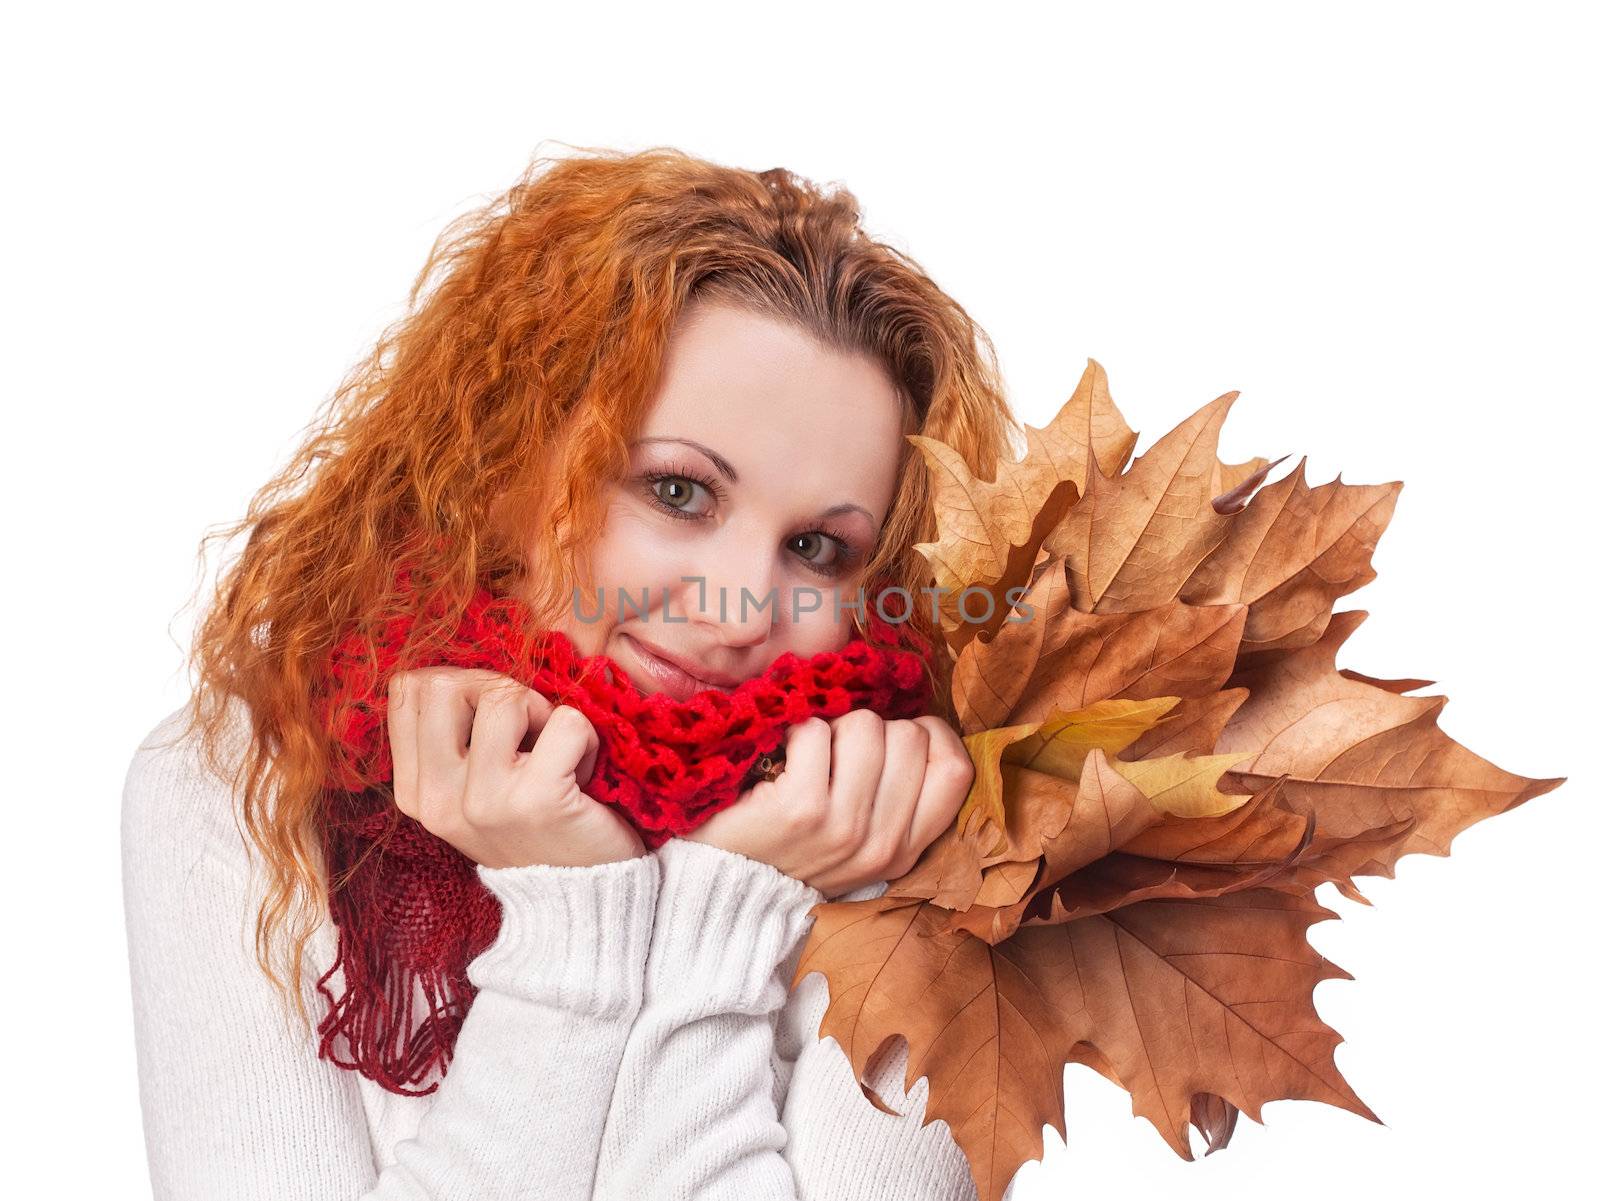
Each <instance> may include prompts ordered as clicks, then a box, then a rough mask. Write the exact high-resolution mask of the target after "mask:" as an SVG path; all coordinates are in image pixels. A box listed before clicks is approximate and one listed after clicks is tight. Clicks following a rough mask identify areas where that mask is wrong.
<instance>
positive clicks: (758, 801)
mask: <svg viewBox="0 0 1600 1201" xmlns="http://www.w3.org/2000/svg"><path fill="white" fill-rule="evenodd" d="M973 771H974V769H973V766H972V758H971V756H969V755H968V754H967V749H966V747H965V746H964V745H962V742H961V738H960V736H959V735H958V734H957V733H956V732H955V731H954V730H953V729H951V728H950V725H949V723H948V722H946V721H944V720H943V719H941V718H938V717H932V716H928V717H916V718H911V719H908V720H896V721H885V720H884V719H883V718H882V717H880V716H879V715H878V714H876V713H874V712H873V711H872V710H871V709H852V710H851V711H850V712H849V713H846V714H844V715H843V716H841V717H836V718H833V719H832V720H831V721H829V720H825V719H823V718H820V717H812V718H808V719H807V720H805V721H803V722H800V723H799V724H797V725H794V726H791V727H790V728H789V731H788V735H787V740H786V742H785V744H784V770H783V774H782V775H780V776H779V777H778V778H777V779H776V780H762V781H761V782H759V783H758V784H756V785H755V787H753V788H751V789H750V790H749V791H748V792H746V793H745V794H744V795H743V796H741V797H740V798H739V799H738V800H737V801H735V802H734V803H733V804H732V805H729V806H728V807H727V808H726V809H721V810H719V811H718V812H716V813H715V814H713V815H712V816H711V817H710V818H709V819H707V820H706V821H705V822H703V823H701V824H700V825H699V826H698V827H696V828H695V829H694V830H692V831H690V832H689V833H688V834H685V835H682V836H681V837H684V838H688V839H692V840H694V841H696V842H705V843H710V844H711V845H712V846H718V847H721V848H722V849H723V850H727V851H736V852H738V853H739V854H741V855H745V856H747V857H749V858H751V859H758V860H760V861H761V862H763V863H768V864H771V865H772V866H773V867H776V868H777V869H778V870H779V871H782V872H785V873H787V874H788V875H791V876H793V877H795V878H796V879H797V880H802V881H804V882H805V883H807V884H809V885H811V887H813V888H815V889H816V890H817V891H818V892H820V893H822V894H823V896H825V897H828V898H829V899H832V898H833V897H836V896H841V895H843V894H844V893H847V892H851V891H853V890H855V889H857V888H860V887H861V886H862V885H864V884H872V883H875V882H876V881H878V880H893V879H896V878H898V877H900V876H903V875H905V873H906V872H908V871H910V870H911V869H912V867H913V866H915V865H916V862H917V860H918V859H919V858H921V856H922V852H923V850H924V849H925V848H926V847H927V845H928V844H929V843H930V842H932V841H933V840H934V839H935V838H937V837H939V835H940V834H942V833H943V832H944V831H945V829H946V828H947V827H948V826H949V825H950V823H951V822H952V821H954V820H955V816H956V812H957V811H958V810H959V809H960V808H961V804H962V802H963V801H965V800H966V797H967V790H968V789H969V788H971V787H972V777H973Z"/></svg>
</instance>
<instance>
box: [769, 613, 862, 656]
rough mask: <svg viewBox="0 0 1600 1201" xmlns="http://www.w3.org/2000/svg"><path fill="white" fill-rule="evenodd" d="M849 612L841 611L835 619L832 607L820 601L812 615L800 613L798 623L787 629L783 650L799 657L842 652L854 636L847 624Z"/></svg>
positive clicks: (848, 623)
mask: <svg viewBox="0 0 1600 1201" xmlns="http://www.w3.org/2000/svg"><path fill="white" fill-rule="evenodd" d="M853 612H854V610H851V609H844V608H841V609H840V610H839V616H838V618H837V620H836V619H835V618H834V616H833V606H832V605H831V604H830V603H829V602H828V601H827V600H826V599H824V601H823V605H822V608H820V609H818V610H817V611H816V612H815V613H802V614H801V615H800V620H799V622H797V623H796V624H794V625H792V626H790V627H789V638H788V645H787V646H786V647H785V649H786V650H792V651H794V652H795V654H797V655H799V656H800V657H801V658H807V657H809V656H811V655H820V654H821V653H822V652H823V651H836V650H841V649H843V647H844V645H845V644H846V643H847V642H849V641H850V637H851V635H852V634H854V633H855V626H854V625H853V624H852V622H851V617H852V614H853Z"/></svg>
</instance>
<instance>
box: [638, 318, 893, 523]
mask: <svg viewBox="0 0 1600 1201" xmlns="http://www.w3.org/2000/svg"><path fill="white" fill-rule="evenodd" d="M900 420H901V405H900V399H899V396H898V394H897V393H896V391H895V388H894V384H893V382H892V381H891V380H890V378H889V375H888V373H887V371H885V370H884V369H883V367H882V366H880V365H879V364H878V363H876V362H875V361H874V360H872V359H870V358H868V357H866V356H865V355H861V354H854V353H843V352H840V351H838V350H834V349H832V348H829V347H825V346H823V345H822V344H820V343H819V342H817V341H816V340H815V339H814V338H812V336H811V335H810V334H808V333H807V332H805V331H804V330H802V329H800V328H799V327H798V326H796V325H793V324H791V323H789V322H786V321H782V320H779V319H777V318H774V317H769V316H766V315H764V314H757V313H751V312H748V311H745V310H742V309H738V308H735V307H732V306H730V305H727V304H723V303H707V302H699V303H696V304H693V305H691V306H690V307H689V308H688V309H686V310H685V312H684V315H683V317H682V319H680V321H679V323H678V325H677V327H676V328H675V329H674V330H673V334H672V337H671V338H670V339H669V341H668V345H667V351H666V357H665V360H664V362H663V366H662V373H661V379H660V384H659V386H658V389H657V392H656V395H655V397H654V399H653V402H652V404H651V407H650V410H649V412H648V414H647V415H646V418H645V421H644V428H643V429H642V430H641V436H644V437H679V438H689V439H693V440H694V441H697V442H702V443H704V444H705V445H707V446H709V447H711V448H712V449H714V450H716V451H718V452H719V453H720V454H721V455H722V456H723V457H724V458H726V459H727V460H728V461H729V462H730V464H731V465H732V466H733V467H734V469H735V470H736V471H738V472H739V477H740V478H739V485H740V486H741V487H743V486H744V485H745V484H746V482H747V478H748V477H750V476H753V475H756V474H762V475H765V476H768V477H770V476H771V473H772V472H773V471H774V469H776V470H777V471H779V472H780V473H781V474H782V476H783V477H784V478H785V480H786V486H789V487H792V488H798V489H801V490H803V491H811V490H812V486H815V487H816V488H818V489H820V490H821V491H824V492H828V493H837V492H840V491H841V490H844V491H849V492H850V493H851V496H849V497H848V498H847V499H853V500H856V501H858V502H859V503H862V504H865V505H867V506H868V507H869V508H871V509H872V511H873V513H874V515H875V516H876V517H877V518H878V519H879V520H882V518H883V514H884V511H885V509H886V508H887V504H888V499H889V497H890V495H891V494H892V491H893V486H894V475H895V468H896V465H897V462H898V458H899V455H900V450H901V446H900V444H901V442H902V437H901V433H900ZM769 482H770V479H769ZM858 494H859V495H858ZM831 499H839V498H838V497H832V498H831Z"/></svg>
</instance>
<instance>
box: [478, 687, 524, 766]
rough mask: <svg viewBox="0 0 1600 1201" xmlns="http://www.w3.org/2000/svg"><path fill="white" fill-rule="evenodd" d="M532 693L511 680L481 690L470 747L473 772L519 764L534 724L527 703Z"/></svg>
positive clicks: (480, 688)
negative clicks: (530, 727) (521, 751)
mask: <svg viewBox="0 0 1600 1201" xmlns="http://www.w3.org/2000/svg"><path fill="white" fill-rule="evenodd" d="M531 691H532V689H529V688H525V687H524V686H523V685H522V684H520V683H518V682H517V681H516V680H513V679H512V678H511V677H509V676H500V677H499V678H498V679H495V680H492V681H489V682H487V683H484V684H482V685H481V686H479V688H478V692H477V696H476V698H475V700H474V705H473V715H472V735H471V739H470V741H469V743H468V747H467V769H468V771H469V772H471V771H472V770H474V769H476V768H478V767H480V766H482V767H501V768H505V767H510V766H511V765H512V764H514V763H515V762H516V758H517V750H518V748H519V747H520V746H521V745H522V740H523V738H524V737H526V735H527V733H528V727H529V724H530V723H531V720H532V713H531V711H530V708H529V705H528V701H527V694H528V693H529V692H531ZM469 697H470V692H469Z"/></svg>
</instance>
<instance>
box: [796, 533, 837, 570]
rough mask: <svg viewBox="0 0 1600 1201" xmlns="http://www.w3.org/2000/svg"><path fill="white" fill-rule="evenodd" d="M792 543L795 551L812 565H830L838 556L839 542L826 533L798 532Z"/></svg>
mask: <svg viewBox="0 0 1600 1201" xmlns="http://www.w3.org/2000/svg"><path fill="white" fill-rule="evenodd" d="M793 545H794V548H795V551H796V553H798V554H799V556H800V557H801V558H802V559H805V560H807V561H808V562H810V563H811V565H812V566H813V567H830V566H832V565H833V564H834V563H836V562H838V560H839V558H840V552H839V544H838V543H837V542H835V541H834V540H833V539H832V538H830V537H828V536H827V535H826V534H814V533H813V534H799V535H797V536H796V537H795V539H794V542H793Z"/></svg>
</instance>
